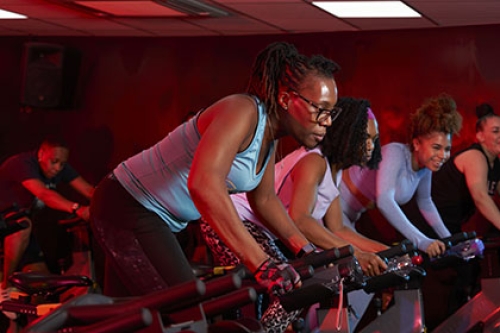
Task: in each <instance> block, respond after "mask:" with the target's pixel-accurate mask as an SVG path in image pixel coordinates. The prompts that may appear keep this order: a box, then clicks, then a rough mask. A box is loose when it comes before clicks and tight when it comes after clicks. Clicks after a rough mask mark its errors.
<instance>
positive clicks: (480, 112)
mask: <svg viewBox="0 0 500 333" xmlns="http://www.w3.org/2000/svg"><path fill="white" fill-rule="evenodd" d="M476 116H477V121H476V133H477V132H481V131H483V130H484V124H485V123H486V121H487V120H488V119H490V118H492V117H498V115H497V114H496V113H495V110H493V107H492V106H491V105H490V104H487V103H483V104H480V105H478V106H477V107H476Z"/></svg>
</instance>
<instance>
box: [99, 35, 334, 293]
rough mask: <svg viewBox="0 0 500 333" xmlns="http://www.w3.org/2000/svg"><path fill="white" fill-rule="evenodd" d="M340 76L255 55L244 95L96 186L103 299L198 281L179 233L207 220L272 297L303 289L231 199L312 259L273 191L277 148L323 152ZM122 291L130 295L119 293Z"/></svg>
mask: <svg viewBox="0 0 500 333" xmlns="http://www.w3.org/2000/svg"><path fill="white" fill-rule="evenodd" d="M337 70H338V66H337V65H336V64H335V63H334V62H332V61H331V60H328V59H326V58H324V57H322V56H313V57H306V56H304V55H302V54H300V53H299V52H298V51H297V50H296V48H295V47H294V46H293V45H290V44H288V43H274V44H271V45H269V46H268V47H267V48H265V49H264V50H263V51H262V52H260V53H259V55H258V56H257V58H256V61H255V64H254V68H253V72H252V75H251V78H250V82H249V85H248V89H247V93H246V94H235V95H231V96H227V97H225V98H222V99H220V100H219V101H217V102H215V103H214V104H213V105H211V106H209V107H207V108H206V109H203V110H201V111H199V112H198V113H197V114H196V115H195V116H194V117H192V118H191V119H189V120H187V121H186V122H185V123H183V124H182V125H180V126H178V127H177V128H176V129H174V130H173V131H172V132H171V133H170V134H168V135H167V136H166V137H165V138H164V139H163V140H161V141H160V142H158V143H157V144H155V145H154V146H152V147H151V148H149V149H146V150H144V151H142V152H141V153H139V154H137V155H135V156H132V157H130V158H129V159H127V160H126V161H124V162H122V163H120V164H119V165H118V166H117V167H116V168H115V169H114V171H113V172H112V173H111V174H110V175H109V176H108V177H106V178H105V179H104V180H103V181H102V182H101V183H100V184H99V185H98V187H97V189H96V191H95V195H94V198H93V201H92V203H91V208H90V212H91V219H92V227H93V232H94V235H95V237H96V239H97V240H98V241H99V243H100V245H101V247H102V248H103V249H104V251H105V253H106V256H107V258H106V259H107V260H108V261H109V263H110V265H107V267H106V277H105V285H104V293H105V294H107V295H111V296H124V295H145V294H148V293H150V292H153V291H156V290H162V289H166V288H169V287H172V286H175V285H178V284H180V283H183V282H186V281H188V280H193V279H194V278H195V277H194V273H193V271H192V268H191V266H190V264H189V262H188V260H187V258H186V257H185V255H184V253H183V250H182V248H181V247H180V245H179V243H178V241H177V240H176V238H175V235H174V233H175V232H178V231H180V230H182V229H184V228H185V227H186V225H187V224H188V222H189V221H193V220H197V219H199V218H200V217H201V216H203V218H204V219H205V220H206V221H207V223H209V224H210V225H211V226H212V227H213V228H214V230H216V232H217V233H218V235H220V237H221V238H222V239H223V240H224V242H225V243H226V244H227V245H228V246H229V247H230V248H231V250H232V251H234V253H236V255H237V256H238V258H240V260H241V262H243V263H244V264H245V265H246V266H247V267H248V269H249V270H250V271H251V272H253V273H254V276H255V278H256V280H257V281H258V283H260V284H261V285H262V286H264V287H266V288H267V289H268V290H269V292H270V293H277V294H281V293H285V292H287V291H290V290H291V289H293V288H294V287H296V286H297V285H298V284H299V282H300V277H299V276H298V274H297V272H296V271H295V270H294V269H293V268H292V267H291V266H289V265H286V264H283V265H279V263H276V262H275V261H274V260H272V259H271V258H269V256H268V255H267V254H266V253H265V252H264V251H263V250H262V249H261V248H260V246H259V244H258V243H257V242H256V241H255V239H254V238H253V237H252V236H251V235H250V234H249V233H248V231H247V230H246V228H245V227H244V226H243V224H242V222H241V220H240V218H239V217H238V214H237V211H236V209H235V207H234V205H233V203H232V201H231V199H230V196H229V194H230V193H236V192H248V199H249V201H250V202H251V204H252V207H253V208H254V209H255V211H257V212H258V213H259V214H260V215H261V216H263V217H265V219H266V220H267V221H269V223H270V224H271V225H279V226H280V230H282V234H280V237H281V238H282V239H284V240H286V243H287V245H288V246H289V247H290V248H291V249H292V250H293V251H294V252H295V253H297V254H298V253H307V252H308V251H311V250H310V246H309V242H308V241H307V239H306V238H305V237H303V236H302V235H301V234H300V233H298V232H296V227H295V224H294V223H293V222H292V220H291V219H290V217H289V216H288V214H287V213H286V210H285V209H284V207H283V205H282V204H281V202H280V200H279V199H278V197H277V196H276V194H275V192H274V161H275V159H274V147H275V141H276V140H277V139H279V138H281V137H283V136H287V135H291V136H292V137H294V138H295V139H296V140H297V141H298V142H299V143H300V144H302V145H304V146H306V147H309V148H313V147H315V146H316V145H318V144H319V142H320V141H321V140H322V139H323V137H324V136H325V133H326V129H327V128H328V126H330V125H331V123H332V118H333V117H335V116H336V115H337V114H338V113H339V112H340V111H339V109H338V108H336V107H335V104H336V102H337V86H336V83H335V80H334V77H333V74H334V73H335V72H336V71H337ZM300 96H303V97H304V98H302V97H300ZM306 98H307V100H306ZM110 273H111V274H110ZM120 283H121V284H122V285H123V287H124V288H122V289H125V290H119V291H114V290H112V289H111V288H113V287H115V286H117V285H119V284H120Z"/></svg>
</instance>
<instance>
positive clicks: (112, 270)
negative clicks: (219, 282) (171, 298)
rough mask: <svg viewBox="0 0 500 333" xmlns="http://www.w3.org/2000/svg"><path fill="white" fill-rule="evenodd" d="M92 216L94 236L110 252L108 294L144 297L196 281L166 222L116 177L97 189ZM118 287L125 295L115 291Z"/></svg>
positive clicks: (107, 264)
mask: <svg viewBox="0 0 500 333" xmlns="http://www.w3.org/2000/svg"><path fill="white" fill-rule="evenodd" d="M90 213H91V221H92V222H91V224H92V230H93V233H94V237H95V238H96V240H97V241H98V243H99V245H100V246H101V247H102V249H103V250H104V252H105V253H106V268H105V285H104V293H105V294H106V295H109V296H139V295H145V294H148V293H151V292H153V291H155V290H162V289H166V288H168V287H169V286H174V285H177V284H180V283H183V282H186V281H189V280H192V279H194V278H195V276H194V273H193V271H192V269H191V266H190V264H189V262H188V260H187V258H186V256H185V255H184V252H183V250H182V248H181V247H180V245H179V243H178V241H177V239H176V237H175V235H174V234H173V233H172V231H171V230H170V228H169V227H168V226H167V225H166V223H165V222H164V221H163V220H162V219H161V218H160V217H159V216H158V215H156V214H155V213H153V212H151V211H149V210H147V209H146V208H144V207H143V206H142V205H141V204H140V203H139V202H138V201H137V200H135V199H134V198H133V197H132V196H131V195H130V194H129V193H128V192H127V191H126V190H125V189H124V188H123V186H121V184H120V183H119V182H118V181H117V180H116V179H114V177H113V176H112V175H109V176H107V177H106V178H105V179H104V180H103V181H101V183H100V184H99V185H98V186H97V188H96V190H95V193H94V195H93V198H92V203H91V206H90ZM116 279H119V281H117V280H116ZM120 284H122V285H123V286H124V287H125V288H126V290H125V291H123V290H117V289H119V288H117V286H118V285H120ZM110 288H112V289H110Z"/></svg>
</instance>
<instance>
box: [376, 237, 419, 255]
mask: <svg viewBox="0 0 500 333" xmlns="http://www.w3.org/2000/svg"><path fill="white" fill-rule="evenodd" d="M415 249H416V247H415V244H413V243H412V242H411V241H409V240H405V241H403V242H401V243H399V244H397V245H395V246H393V247H391V248H390V249H387V250H384V251H380V252H377V255H378V256H379V257H381V258H382V259H386V260H387V259H389V258H393V257H397V256H402V255H404V254H407V253H409V252H412V251H415Z"/></svg>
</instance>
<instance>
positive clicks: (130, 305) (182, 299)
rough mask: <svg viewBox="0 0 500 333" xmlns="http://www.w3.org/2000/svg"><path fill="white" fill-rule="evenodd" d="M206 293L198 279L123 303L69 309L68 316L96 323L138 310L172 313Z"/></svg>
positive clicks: (193, 302) (203, 284) (204, 287)
mask: <svg viewBox="0 0 500 333" xmlns="http://www.w3.org/2000/svg"><path fill="white" fill-rule="evenodd" d="M205 293H206V285H205V283H203V281H201V280H198V279H196V280H193V281H189V282H185V283H183V284H180V285H178V286H175V287H172V288H169V289H166V290H160V291H157V292H154V293H151V294H148V295H145V296H143V297H140V298H138V299H132V300H129V301H123V302H121V303H113V304H104V305H98V306H95V305H87V306H76V307H70V308H68V316H69V317H70V318H74V319H75V320H79V321H82V322H87V323H94V322H97V321H100V320H104V319H106V318H109V317H112V316H117V315H121V314H123V313H125V312H128V311H131V310H133V309H137V308H149V309H159V308H161V309H162V310H165V311H171V310H173V309H179V308H182V307H183V306H187V305H192V304H195V303H197V301H198V297H200V296H202V295H204V294H205Z"/></svg>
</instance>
